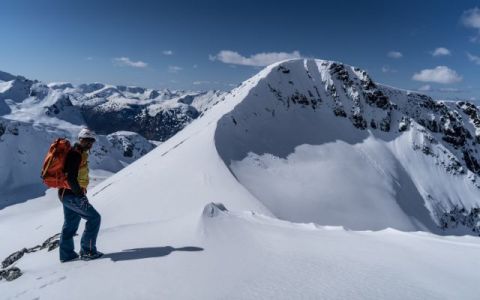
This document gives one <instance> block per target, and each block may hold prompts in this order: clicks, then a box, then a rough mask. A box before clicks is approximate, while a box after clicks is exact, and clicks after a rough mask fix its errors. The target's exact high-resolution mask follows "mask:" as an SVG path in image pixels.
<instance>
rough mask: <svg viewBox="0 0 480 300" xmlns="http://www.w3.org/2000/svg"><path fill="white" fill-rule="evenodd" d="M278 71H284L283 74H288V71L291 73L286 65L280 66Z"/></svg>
mask: <svg viewBox="0 0 480 300" xmlns="http://www.w3.org/2000/svg"><path fill="white" fill-rule="evenodd" d="M277 71H279V72H282V73H283V74H288V73H290V70H289V69H287V68H286V67H284V66H279V67H278V68H277Z"/></svg>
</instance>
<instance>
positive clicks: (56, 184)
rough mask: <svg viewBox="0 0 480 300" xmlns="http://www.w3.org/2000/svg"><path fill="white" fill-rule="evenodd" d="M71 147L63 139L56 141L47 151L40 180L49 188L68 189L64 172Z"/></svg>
mask: <svg viewBox="0 0 480 300" xmlns="http://www.w3.org/2000/svg"><path fill="white" fill-rule="evenodd" d="M71 148H72V146H71V145H70V142H69V141H68V140H67V139H65V138H58V139H56V140H55V141H54V142H53V143H52V144H51V145H50V149H48V153H47V155H46V156H45V159H44V161H43V167H42V175H41V177H42V179H43V183H45V184H46V185H47V186H48V187H51V188H68V189H69V188H70V186H69V185H68V182H67V174H65V172H64V165H65V159H66V158H67V154H68V152H69V151H70V149H71Z"/></svg>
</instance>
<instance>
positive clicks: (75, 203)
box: [58, 128, 103, 262]
mask: <svg viewBox="0 0 480 300" xmlns="http://www.w3.org/2000/svg"><path fill="white" fill-rule="evenodd" d="M95 140H96V137H95V133H94V132H93V131H91V130H89V129H87V128H84V129H82V130H81V131H80V133H79V134H78V143H75V145H74V146H73V147H72V149H71V150H70V151H69V152H68V154H67V156H66V159H65V167H64V171H65V173H66V174H67V182H68V185H69V186H70V188H69V189H68V188H60V189H59V190H58V197H59V198H60V201H61V202H62V204H63V214H64V224H63V228H62V233H61V236H60V245H59V246H60V247H59V248H60V261H61V262H67V261H70V260H74V259H76V258H78V257H79V255H78V254H77V253H76V252H75V250H74V248H75V247H74V243H73V236H74V235H75V234H76V232H77V229H78V226H79V224H80V219H81V218H83V219H85V220H86V221H87V223H86V225H85V230H84V232H83V235H82V239H81V249H80V259H83V260H91V259H96V258H99V257H101V256H102V255H103V253H101V252H100V251H98V250H97V247H96V242H97V235H98V231H99V229H100V221H101V217H100V214H99V213H98V212H97V211H96V210H95V208H94V207H93V206H92V205H91V204H90V203H89V201H88V198H87V196H86V193H87V186H88V183H89V177H88V173H89V169H88V153H89V150H90V149H91V148H92V146H93V144H94V143H95Z"/></svg>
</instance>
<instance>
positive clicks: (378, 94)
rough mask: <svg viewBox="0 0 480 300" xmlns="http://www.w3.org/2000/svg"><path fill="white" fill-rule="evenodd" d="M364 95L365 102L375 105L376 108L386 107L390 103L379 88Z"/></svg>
mask: <svg viewBox="0 0 480 300" xmlns="http://www.w3.org/2000/svg"><path fill="white" fill-rule="evenodd" d="M365 96H366V97H365V98H366V102H367V104H369V105H372V106H373V105H375V106H377V107H378V108H382V109H386V108H388V106H389V104H390V101H389V100H388V97H387V96H385V95H384V94H383V92H382V91H380V90H375V91H368V92H367V93H366V94H365Z"/></svg>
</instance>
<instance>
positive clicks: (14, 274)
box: [0, 267, 22, 281]
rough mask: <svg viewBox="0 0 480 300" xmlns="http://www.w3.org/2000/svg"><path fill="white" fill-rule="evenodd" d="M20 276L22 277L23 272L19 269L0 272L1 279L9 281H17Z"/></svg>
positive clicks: (13, 268)
mask: <svg viewBox="0 0 480 300" xmlns="http://www.w3.org/2000/svg"><path fill="white" fill-rule="evenodd" d="M20 276H22V271H21V270H20V269H19V268H17V267H12V268H10V269H7V270H2V271H0V279H1V278H5V280H7V281H12V280H15V279H17V278H18V277H20Z"/></svg>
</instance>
